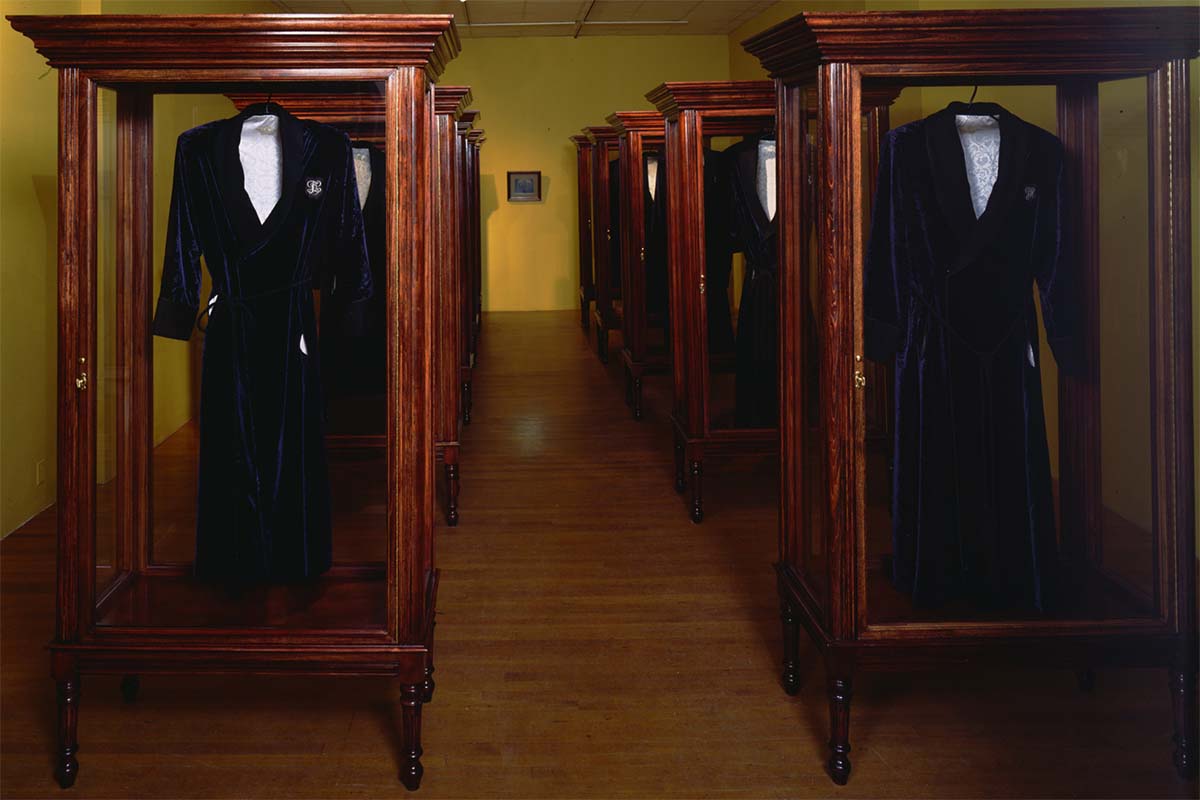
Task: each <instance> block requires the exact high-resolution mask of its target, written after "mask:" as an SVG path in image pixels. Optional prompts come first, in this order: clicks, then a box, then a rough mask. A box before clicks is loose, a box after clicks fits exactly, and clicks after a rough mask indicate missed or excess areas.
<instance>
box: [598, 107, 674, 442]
mask: <svg viewBox="0 0 1200 800" xmlns="http://www.w3.org/2000/svg"><path fill="white" fill-rule="evenodd" d="M608 124H609V125H611V126H612V128H613V130H615V131H616V132H617V136H618V138H619V147H618V149H619V153H620V156H619V157H620V173H621V185H620V187H619V191H620V195H621V225H620V230H621V311H622V314H621V360H622V362H623V363H624V367H625V402H626V403H627V404H628V405H629V408H630V411H631V412H632V413H633V418H634V419H637V420H640V419H641V418H642V378H643V377H644V376H646V375H649V374H654V373H659V372H666V371H667V370H668V369H669V367H670V363H671V361H670V353H669V352H668V342H667V340H668V339H669V338H670V337H669V336H668V335H667V332H666V331H665V330H664V331H663V339H664V341H663V343H662V345H661V346H660V347H658V348H654V349H652V348H651V344H650V341H649V336H650V328H651V327H652V321H651V319H650V313H649V309H648V307H647V290H646V246H647V242H646V230H645V227H646V226H645V214H646V202H647V200H646V193H647V189H646V180H647V178H646V171H645V167H644V161H645V158H644V157H645V154H646V153H648V152H660V153H661V152H662V151H663V149H664V145H665V143H666V137H665V133H664V130H665V127H666V126H665V124H664V121H663V117H662V114H659V113H658V112H657V111H619V112H617V113H615V114H611V115H610V116H609V117H608ZM660 179H661V181H662V183H661V185H662V186H664V187H665V186H666V173H665V171H664V173H663V174H662V175H661V176H660ZM654 322H657V327H660V328H661V327H663V325H664V324H665V323H666V320H665V319H663V318H661V316H660V317H659V318H657V319H656V320H654Z"/></svg>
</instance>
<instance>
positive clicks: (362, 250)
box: [324, 138, 387, 336]
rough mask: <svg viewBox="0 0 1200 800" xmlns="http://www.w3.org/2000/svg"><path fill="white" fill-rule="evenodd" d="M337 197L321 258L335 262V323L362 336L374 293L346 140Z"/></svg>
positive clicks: (348, 333)
mask: <svg viewBox="0 0 1200 800" xmlns="http://www.w3.org/2000/svg"><path fill="white" fill-rule="evenodd" d="M386 177H387V176H386V175H373V176H372V178H371V180H372V182H374V181H384V182H385V183H386ZM339 184H340V186H341V192H340V196H339V197H338V198H337V203H336V209H335V212H334V213H336V214H337V220H336V224H335V225H334V230H333V235H332V236H331V237H330V240H329V251H328V253H327V257H326V258H325V259H324V262H325V263H326V264H330V265H334V274H333V275H332V276H330V278H331V281H330V288H331V295H332V298H331V299H332V300H333V302H334V304H335V305H336V306H337V308H339V309H340V313H338V315H337V318H338V326H339V328H340V330H339V331H338V332H339V333H340V334H342V335H344V336H364V335H366V333H367V305H368V303H367V301H368V300H369V299H370V298H371V295H372V293H373V292H374V285H373V281H372V279H371V259H370V257H369V255H368V253H367V237H366V226H365V224H364V223H363V213H362V207H361V206H360V205H359V203H358V179H357V177H356V173H355V171H354V150H353V149H352V148H351V147H350V140H349V139H348V138H347V139H346V158H345V164H344V165H343V167H342V180H341V181H339Z"/></svg>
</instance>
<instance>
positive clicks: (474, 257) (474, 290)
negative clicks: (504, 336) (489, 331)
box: [464, 111, 487, 423]
mask: <svg viewBox="0 0 1200 800" xmlns="http://www.w3.org/2000/svg"><path fill="white" fill-rule="evenodd" d="M468 113H470V114H471V115H472V116H471V123H472V125H473V124H474V123H475V122H476V121H478V119H479V112H478V111H471V112H468ZM467 141H468V142H469V143H470V147H469V148H468V150H467V168H466V171H465V172H464V175H465V176H466V179H467V204H468V205H467V208H468V209H469V212H468V214H467V224H468V226H469V227H468V229H467V239H468V242H467V243H468V253H469V254H470V258H469V260H468V262H467V280H468V281H469V282H470V285H471V290H470V292H468V295H467V296H468V299H469V302H470V309H469V310H468V315H467V323H468V327H469V331H468V332H469V338H468V342H469V343H470V347H471V365H472V366H474V365H475V364H476V362H478V360H479V337H480V336H481V335H482V333H483V208H482V206H481V205H480V195H479V187H480V183H479V154H480V151H481V150H482V149H483V143H484V142H486V141H487V134H486V133H485V132H484V130H483V129H482V128H474V129H472V130H471V131H470V132H469V133H468V134H467ZM464 420H465V421H466V422H468V423H469V422H470V421H471V414H470V407H469V406H468V407H467V409H466V415H465V417H464Z"/></svg>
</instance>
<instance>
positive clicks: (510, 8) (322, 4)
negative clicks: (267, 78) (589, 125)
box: [270, 0, 776, 38]
mask: <svg viewBox="0 0 1200 800" xmlns="http://www.w3.org/2000/svg"><path fill="white" fill-rule="evenodd" d="M270 1H271V3H272V4H273V5H275V6H276V7H278V9H279V10H280V11H284V12H294V13H300V14H317V13H323V14H335V13H337V14H346V13H356V14H453V15H454V17H455V19H454V21H455V24H456V25H457V26H458V32H459V35H460V36H462V37H464V38H470V37H473V36H631V35H632V36H637V35H643V36H649V35H655V36H658V35H663V34H675V35H684V34H687V35H697V34H726V33H730V32H732V31H734V30H736V29H737V27H738V26H739V25H741V24H742V23H743V22H746V21H747V20H749V19H751V18H752V17H754V16H756V15H758V14H760V13H762V12H763V11H765V10H766V9H767V8H770V7H771V6H773V5H775V2H776V0H466V2H461V1H460V0H270Z"/></svg>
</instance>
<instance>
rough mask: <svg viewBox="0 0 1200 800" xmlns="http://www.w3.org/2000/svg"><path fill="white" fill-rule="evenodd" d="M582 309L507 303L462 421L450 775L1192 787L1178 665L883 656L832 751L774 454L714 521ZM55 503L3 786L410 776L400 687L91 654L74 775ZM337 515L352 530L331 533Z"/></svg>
mask: <svg viewBox="0 0 1200 800" xmlns="http://www.w3.org/2000/svg"><path fill="white" fill-rule="evenodd" d="M577 320H578V315H577V314H576V313H573V312H563V313H545V314H492V315H490V316H489V317H488V318H487V320H486V323H485V324H486V327H485V334H484V339H483V341H482V351H481V354H480V366H479V368H478V370H477V371H476V377H475V414H474V420H473V422H472V425H471V426H470V427H469V428H468V429H467V432H466V435H465V437H464V446H463V495H462V522H461V524H460V525H459V527H458V528H456V529H446V528H442V529H439V532H438V540H437V549H438V560H439V562H440V566H441V568H442V582H441V594H440V598H439V601H440V607H439V616H438V628H437V637H438V641H437V667H438V669H437V675H436V677H437V683H438V688H437V693H436V696H435V698H434V701H433V703H432V704H430V705H429V706H427V707H426V709H425V714H424V742H423V744H424V747H425V758H424V764H425V768H426V772H425V780H424V783H423V785H422V788H421V790H420V793H419V795H418V796H423V797H427V798H439V797H456V798H474V797H506V798H535V797H546V798H551V797H553V798H569V797H589V798H592V797H672V798H678V797H754V798H757V797H834V796H836V797H1135V796H1136V797H1167V796H1177V797H1189V796H1191V797H1194V796H1196V791H1197V790H1196V786H1195V784H1187V783H1183V782H1181V781H1179V780H1178V778H1176V777H1175V772H1174V770H1173V768H1172V767H1171V764H1170V726H1171V722H1170V707H1169V703H1168V695H1167V688H1166V675H1165V673H1164V672H1162V671H1157V670H1155V671H1113V672H1108V671H1105V672H1101V673H1100V674H1099V677H1098V682H1097V688H1096V690H1095V692H1094V693H1093V694H1086V693H1083V692H1080V691H1079V690H1078V689H1077V688H1076V683H1075V678H1074V676H1073V674H1071V673H1068V672H1063V671H1045V672H1030V673H1008V672H1000V671H997V672H989V673H978V672H974V673H963V674H957V675H942V674H937V673H921V674H915V675H910V674H893V675H886V676H875V675H870V674H866V675H861V676H860V677H859V680H858V683H857V686H856V691H855V699H854V706H853V711H852V722H851V743H852V745H853V748H854V750H853V752H852V754H851V757H852V760H853V762H854V773H853V775H852V776H851V779H850V785H849V786H847V787H845V788H839V787H835V786H834V785H833V784H832V783H830V781H829V780H828V778H826V776H825V774H824V772H823V771H822V764H823V763H824V760H825V740H826V738H827V729H826V725H827V722H826V705H825V697H824V678H823V675H822V669H821V667H820V665H819V664H817V663H815V661H814V659H813V650H812V648H811V647H809V646H808V645H807V644H806V645H805V646H804V649H803V650H802V658H803V659H804V660H805V663H806V664H807V665H808V668H807V670H806V683H805V688H804V689H803V691H802V692H801V694H800V695H799V696H798V697H795V698H789V697H787V696H786V695H785V694H784V693H783V691H782V690H781V689H780V688H779V685H778V678H777V675H778V672H779V661H780V658H781V649H780V638H779V626H778V610H777V605H776V599H775V588H774V578H773V572H772V570H771V562H772V560H773V558H774V555H775V549H776V545H775V541H776V511H775V503H776V487H775V478H774V477H773V476H774V470H775V466H774V465H773V464H772V463H770V462H769V461H764V462H754V461H741V462H737V463H732V464H727V465H722V464H720V463H718V462H712V463H710V464H708V465H707V469H706V484H707V486H706V489H707V492H706V494H707V497H706V520H705V522H704V524H703V525H701V526H695V525H692V524H691V523H690V522H688V521H687V518H686V516H685V513H684V509H683V505H682V501H681V500H680V499H679V498H678V497H677V496H676V495H675V493H674V492H673V491H672V487H671V483H672V474H671V472H672V467H671V446H670V434H669V430H668V427H667V423H666V419H665V416H664V411H665V409H667V407H668V397H669V387H668V386H667V379H666V378H665V377H655V378H650V379H648V380H647V398H646V409H647V419H646V420H645V421H644V422H642V423H640V424H639V423H635V422H633V421H632V419H631V418H630V416H629V414H628V412H627V410H626V408H625V407H624V405H623V404H622V396H623V391H622V385H621V380H620V373H619V369H618V367H617V366H616V364H617V362H618V361H619V359H618V358H616V357H615V356H616V352H617V351H616V349H615V348H614V351H613V352H614V358H613V359H612V362H613V363H612V365H610V366H609V367H608V368H607V369H605V368H603V367H602V366H600V364H599V362H598V361H597V360H596V358H595V356H594V355H593V354H592V352H591V351H590V350H589V348H588V346H587V344H586V343H585V341H584V338H583V335H582V333H581V331H580V330H579V327H578V323H577ZM53 531H54V515H53V511H52V510H51V511H49V512H46V513H45V514H42V515H40V516H39V517H38V518H36V519H35V520H33V521H32V522H30V523H29V524H28V525H26V526H25V527H24V528H23V529H21V530H20V531H17V532H16V533H14V534H13V535H11V536H10V537H8V538H7V539H5V540H4V542H3V543H2V544H0V567H2V571H0V592H2V606H3V607H2V617H0V621H2V623H3V631H2V637H3V638H2V641H0V645H2V650H0V662H2V673H3V675H2V681H0V703H2V709H0V754H2V763H0V795H2V796H3V797H4V798H26V797H63V796H67V797H69V796H71V795H75V796H79V797H88V798H134V797H137V798H143V797H144V798H151V797H154V798H193V797H196V798H200V797H205V798H259V797H294V798H334V797H337V798H341V797H372V798H379V797H403V796H407V793H406V792H405V790H404V789H403V788H402V787H401V786H400V784H399V783H398V781H397V780H396V764H397V762H396V750H397V747H398V742H397V740H396V736H395V730H396V722H397V719H396V716H395V715H394V708H395V700H396V692H395V687H394V686H393V685H390V683H389V682H387V681H381V680H357V679H333V678H311V679H309V678H287V679H268V678H255V679H249V678H237V677H233V678H226V677H188V676H179V677H154V676H151V677H147V678H144V679H143V681H142V695H141V698H140V700H139V701H138V702H137V703H136V704H133V705H125V704H124V703H122V701H121V697H120V692H119V690H118V679H117V678H107V677H85V678H84V681H83V702H82V706H81V712H82V713H81V723H80V754H79V758H80V764H81V769H80V776H79V782H78V783H77V784H76V787H75V788H74V789H73V790H71V791H70V792H68V793H65V794H64V793H63V792H61V791H59V790H58V788H57V787H56V786H55V785H54V784H53V782H52V779H51V769H52V760H51V748H52V739H53V735H54V688H53V684H52V683H51V681H50V679H49V677H48V657H47V654H46V652H45V650H44V648H43V646H44V645H45V643H46V642H47V641H48V640H49V639H50V637H51V635H52V633H53V613H52V612H53V610H52V603H53V588H54V587H53V564H54V550H53V544H54V543H53ZM335 535H336V533H335Z"/></svg>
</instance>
